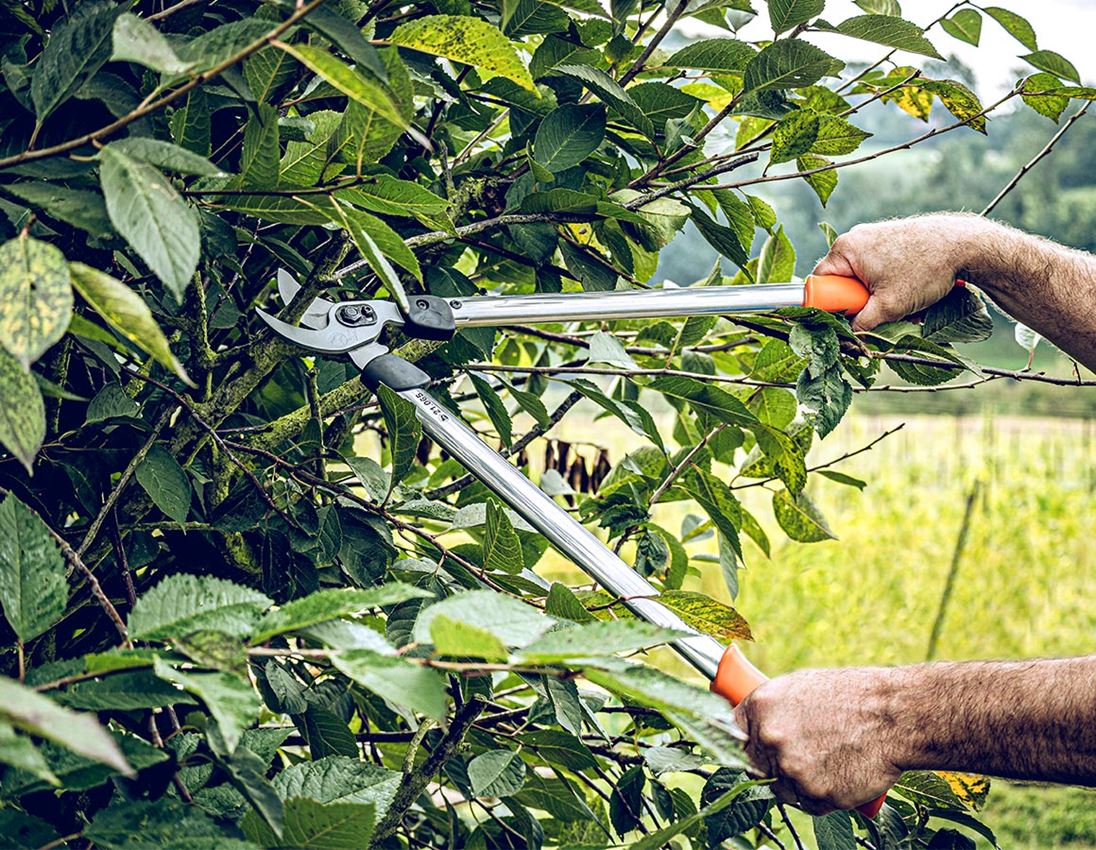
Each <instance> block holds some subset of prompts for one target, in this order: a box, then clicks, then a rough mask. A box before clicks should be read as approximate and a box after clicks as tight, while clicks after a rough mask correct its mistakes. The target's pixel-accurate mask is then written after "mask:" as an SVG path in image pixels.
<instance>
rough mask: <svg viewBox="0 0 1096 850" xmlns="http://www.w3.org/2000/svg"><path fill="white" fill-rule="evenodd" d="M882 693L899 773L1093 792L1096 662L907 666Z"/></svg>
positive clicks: (1093, 658)
mask: <svg viewBox="0 0 1096 850" xmlns="http://www.w3.org/2000/svg"><path fill="white" fill-rule="evenodd" d="M881 687H882V689H883V695H882V698H881V701H880V706H883V708H882V711H884V712H885V713H886V714H887V715H888V719H889V720H890V723H889V724H888V725H889V727H890V729H889V733H888V737H889V738H890V749H891V750H892V752H893V753H894V761H895V763H896V766H898V767H900V768H901V769H904V770H910V769H934V770H957V771H969V772H974V773H988V774H992V775H995V776H1004V777H1011V778H1015V779H1030V780H1040V781H1047V782H1069V783H1075V784H1083V785H1096V656H1086V657H1083V658H1063V659H1046V660H1038V661H1017V662H964V663H956V664H950V663H939V664H924V665H917V666H913V667H902V668H896V669H894V670H891V671H889V672H888V674H887V675H886V676H884V677H883V680H882V682H881Z"/></svg>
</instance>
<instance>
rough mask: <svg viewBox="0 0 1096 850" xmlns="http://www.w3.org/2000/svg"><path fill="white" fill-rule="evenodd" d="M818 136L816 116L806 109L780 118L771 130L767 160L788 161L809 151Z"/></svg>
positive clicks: (775, 161) (774, 161)
mask: <svg viewBox="0 0 1096 850" xmlns="http://www.w3.org/2000/svg"><path fill="white" fill-rule="evenodd" d="M817 138H818V116H817V115H815V114H814V113H813V112H810V111H809V110H806V109H801V110H799V111H798V112H793V113H792V114H791V115H789V116H788V117H787V118H783V119H781V121H780V122H779V123H778V124H777V125H776V129H775V130H773V136H772V140H773V144H772V149H771V151H770V153H769V161H770V162H771V163H772V164H774V165H776V164H778V163H781V162H790V161H791V160H793V159H795V158H796V157H797V156H801V155H803V154H805V153H806V152H807V151H809V150H810V149H811V148H812V147H813V146H814V143H815V140H816V139H817Z"/></svg>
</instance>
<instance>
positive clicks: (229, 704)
mask: <svg viewBox="0 0 1096 850" xmlns="http://www.w3.org/2000/svg"><path fill="white" fill-rule="evenodd" d="M152 669H153V671H154V672H155V673H156V675H157V676H159V677H160V678H161V679H163V680H164V681H165V682H172V683H173V684H176V685H179V686H181V687H182V688H183V690H185V691H187V692H188V693H191V694H194V696H196V697H198V699H200V700H201V701H202V702H203V703H205V707H206V708H207V709H208V710H209V714H210V716H211V717H212V718H213V719H214V721H216V723H217V728H218V730H219V731H220V733H221V738H222V739H223V740H224V745H225V749H226V751H227V752H229V753H231V752H232V751H233V750H235V749H236V745H237V744H238V743H239V742H240V736H241V735H242V734H243V732H244V730H245V729H247V728H249V727H250V726H251V725H252V724H253V723H254V722H255V721H256V719H257V718H258V716H259V709H260V708H261V707H262V704H261V703H260V702H259V696H258V694H256V693H255V689H254V688H252V687H251V684H250V682H248V681H247V680H246V679H245V678H243V677H242V676H239V675H237V674H235V673H225V672H222V671H218V672H216V673H192V672H189V671H187V672H184V671H183V670H180V669H178V668H176V667H172V666H171V665H170V664H168V663H167V662H166V661H164V660H163V659H162V658H159V657H157V658H155V659H153V662H152Z"/></svg>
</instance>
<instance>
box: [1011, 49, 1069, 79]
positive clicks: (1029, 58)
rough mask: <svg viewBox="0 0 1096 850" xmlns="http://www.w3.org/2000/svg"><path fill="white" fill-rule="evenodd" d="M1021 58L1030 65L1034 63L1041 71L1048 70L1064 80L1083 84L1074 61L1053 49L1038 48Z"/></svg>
mask: <svg viewBox="0 0 1096 850" xmlns="http://www.w3.org/2000/svg"><path fill="white" fill-rule="evenodd" d="M1020 58H1021V59H1023V60H1024V61H1025V62H1027V63H1028V64H1029V65H1034V66H1035V67H1036V68H1038V69H1039V70H1040V71H1046V72H1047V73H1048V74H1053V75H1054V76H1056V77H1061V78H1062V79H1063V80H1070V81H1071V82H1074V83H1077V85H1080V84H1081V75H1080V74H1079V73H1077V68H1076V67H1075V66H1074V65H1073V63H1072V62H1070V61H1069V60H1068V59H1066V58H1065V57H1064V56H1062V55H1061V54H1060V53H1055V52H1054V51H1053V50H1036V51H1034V52H1033V53H1028V54H1027V55H1026V56H1021V57H1020Z"/></svg>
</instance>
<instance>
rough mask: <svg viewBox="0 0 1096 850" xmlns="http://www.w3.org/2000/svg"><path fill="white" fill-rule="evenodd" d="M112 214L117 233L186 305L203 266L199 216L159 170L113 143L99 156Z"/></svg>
mask: <svg viewBox="0 0 1096 850" xmlns="http://www.w3.org/2000/svg"><path fill="white" fill-rule="evenodd" d="M99 160H100V165H99V174H100V179H101V181H102V186H103V196H104V198H105V199H106V204H107V213H108V214H109V215H110V220H111V223H112V224H113V225H114V227H115V229H116V230H117V231H118V232H119V233H120V234H122V236H123V237H124V238H125V240H126V241H127V242H128V243H129V244H130V246H131V247H132V248H133V250H134V251H136V252H137V254H138V255H139V256H140V257H141V259H142V260H144V261H145V263H146V264H147V265H148V267H149V268H150V269H152V271H153V272H154V273H155V274H156V276H157V277H159V278H160V280H162V281H163V282H164V284H165V285H166V286H167V288H168V289H169V290H170V291H171V293H172V294H173V295H174V296H175V300H176V301H179V302H181V301H182V299H183V293H184V292H185V291H186V286H187V283H188V282H189V281H190V278H191V277H192V276H193V275H194V272H195V270H196V269H197V268H198V256H199V253H200V240H199V235H198V218H197V216H196V215H195V214H194V211H193V210H192V209H191V208H190V207H189V206H187V204H186V202H185V201H184V200H183V199H182V198H181V197H180V196H179V193H178V192H176V191H175V187H173V186H172V185H171V183H170V182H169V181H168V180H167V178H165V177H164V175H163V174H161V173H160V172H159V171H158V170H157V169H156V168H154V167H153V166H151V165H149V164H148V163H147V162H141V161H139V160H136V159H133V158H131V157H130V156H127V155H126V154H125V153H124V152H123V151H122V150H121V149H119V148H117V147H115V146H114V145H107V146H106V147H104V148H103V149H102V150H101V151H100V152H99Z"/></svg>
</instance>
